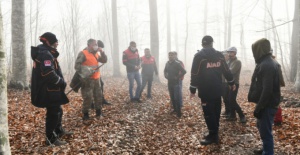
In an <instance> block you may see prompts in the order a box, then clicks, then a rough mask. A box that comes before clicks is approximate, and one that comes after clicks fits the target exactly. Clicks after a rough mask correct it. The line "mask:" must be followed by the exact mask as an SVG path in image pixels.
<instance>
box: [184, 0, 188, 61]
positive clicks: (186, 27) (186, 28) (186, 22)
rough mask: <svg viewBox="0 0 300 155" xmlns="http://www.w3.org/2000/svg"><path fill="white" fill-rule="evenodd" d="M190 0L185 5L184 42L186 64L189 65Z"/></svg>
mask: <svg viewBox="0 0 300 155" xmlns="http://www.w3.org/2000/svg"><path fill="white" fill-rule="evenodd" d="M188 3H189V0H188V1H186V3H185V40H184V64H187V63H186V62H187V58H186V56H187V43H188V38H189V18H188V17H189V16H188V15H189V6H188V5H189V4H188Z"/></svg>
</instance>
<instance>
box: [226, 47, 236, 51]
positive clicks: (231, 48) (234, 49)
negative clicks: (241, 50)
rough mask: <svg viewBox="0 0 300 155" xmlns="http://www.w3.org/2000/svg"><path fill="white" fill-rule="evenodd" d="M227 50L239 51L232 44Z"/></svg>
mask: <svg viewBox="0 0 300 155" xmlns="http://www.w3.org/2000/svg"><path fill="white" fill-rule="evenodd" d="M226 51H227V52H237V49H236V47H234V46H232V47H229V48H228V49H227V50H226Z"/></svg>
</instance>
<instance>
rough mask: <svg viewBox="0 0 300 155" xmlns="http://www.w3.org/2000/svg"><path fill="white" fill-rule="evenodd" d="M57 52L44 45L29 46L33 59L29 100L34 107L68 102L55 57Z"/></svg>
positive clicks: (57, 54)
mask: <svg viewBox="0 0 300 155" xmlns="http://www.w3.org/2000/svg"><path fill="white" fill-rule="evenodd" d="M58 56H59V53H58V52H57V51H56V49H53V48H51V47H49V46H46V45H39V46H37V47H31V58H32V60H33V61H34V64H33V68H32V76H31V102H32V104H33V105H34V106H36V107H41V108H44V107H51V106H59V105H62V104H66V103H68V102H69V100H68V98H67V96H66V94H65V93H64V91H65V86H66V85H65V82H64V77H63V75H62V72H61V69H60V66H59V63H58V61H57V57H58Z"/></svg>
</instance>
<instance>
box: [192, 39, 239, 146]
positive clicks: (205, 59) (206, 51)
mask: <svg viewBox="0 0 300 155" xmlns="http://www.w3.org/2000/svg"><path fill="white" fill-rule="evenodd" d="M202 47H203V48H202V49H201V51H198V53H197V54H196V55H195V56H194V60H193V64H192V71H191V85H190V92H191V98H192V97H194V96H195V93H196V90H197V89H198V96H199V97H200V98H201V106H202V109H203V113H204V118H205V122H206V125H207V127H208V130H209V134H208V135H207V136H205V138H204V140H202V141H200V144H201V145H209V144H212V143H216V144H218V143H219V135H218V134H219V120H220V113H221V96H222V74H223V75H224V77H225V79H226V80H227V81H228V84H229V85H230V87H231V86H232V89H233V90H235V85H234V80H233V77H232V74H231V72H230V70H229V68H228V66H227V64H226V62H225V58H224V56H223V54H222V53H221V52H219V51H216V50H215V49H214V48H213V38H212V37H211V36H204V37H203V38H202Z"/></svg>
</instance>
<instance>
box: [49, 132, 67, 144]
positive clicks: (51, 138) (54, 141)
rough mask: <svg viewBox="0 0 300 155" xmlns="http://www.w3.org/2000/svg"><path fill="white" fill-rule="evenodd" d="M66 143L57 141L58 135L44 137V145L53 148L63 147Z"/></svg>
mask: <svg viewBox="0 0 300 155" xmlns="http://www.w3.org/2000/svg"><path fill="white" fill-rule="evenodd" d="M65 144H67V142H65V141H63V140H59V138H58V135H57V134H55V133H54V132H53V134H51V135H48V136H47V137H46V145H48V146H49V145H54V146H61V145H65Z"/></svg>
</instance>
